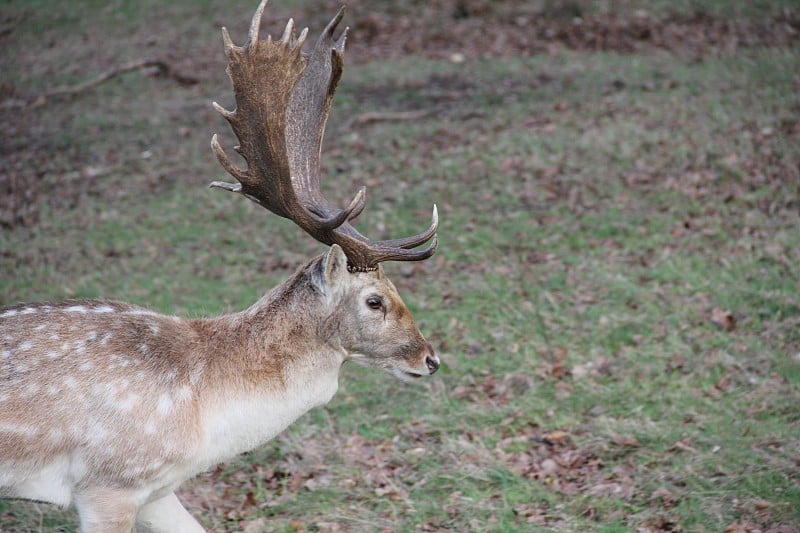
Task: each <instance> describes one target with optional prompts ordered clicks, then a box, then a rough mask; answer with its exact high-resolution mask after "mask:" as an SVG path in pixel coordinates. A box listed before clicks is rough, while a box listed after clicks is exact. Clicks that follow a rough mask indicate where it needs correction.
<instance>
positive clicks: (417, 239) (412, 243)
mask: <svg viewBox="0 0 800 533" xmlns="http://www.w3.org/2000/svg"><path fill="white" fill-rule="evenodd" d="M438 228H439V210H438V209H437V208H436V204H433V214H432V215H431V225H430V226H428V229H426V230H425V231H423V232H422V233H417V234H416V235H413V236H411V237H404V238H402V239H390V240H386V241H378V242H376V243H375V245H376V246H382V247H387V248H389V247H391V248H405V249H409V248H416V247H417V246H420V245H421V244H425V243H426V242H428V241H429V240H431V238H432V237H434V236H435V235H436V230H437V229H438Z"/></svg>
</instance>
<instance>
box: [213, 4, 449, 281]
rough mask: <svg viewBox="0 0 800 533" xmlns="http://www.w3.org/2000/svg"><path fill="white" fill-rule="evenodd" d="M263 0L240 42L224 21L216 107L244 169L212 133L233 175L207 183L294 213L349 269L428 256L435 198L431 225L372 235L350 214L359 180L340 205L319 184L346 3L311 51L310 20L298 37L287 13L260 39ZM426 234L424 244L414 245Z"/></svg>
mask: <svg viewBox="0 0 800 533" xmlns="http://www.w3.org/2000/svg"><path fill="white" fill-rule="evenodd" d="M266 4H267V0H262V1H261V4H259V6H258V9H257V10H256V13H255V15H254V16H253V20H252V22H251V24H250V34H249V39H248V42H247V43H246V44H245V45H244V46H242V47H239V46H236V45H234V44H233V42H232V41H231V38H230V35H229V34H228V31H227V30H226V29H225V28H222V37H223V40H224V42H225V55H226V56H227V58H228V62H229V63H228V69H227V72H228V76H229V77H230V79H231V82H232V83H233V92H234V96H235V97H236V109H235V110H234V111H228V110H226V109H223V108H222V107H221V106H219V105H218V104H217V103H216V102H214V108H215V109H216V110H217V111H219V112H220V113H221V114H222V116H223V117H225V118H226V119H227V120H228V122H229V123H230V125H231V128H232V129H233V131H234V133H235V134H236V137H237V138H238V139H239V143H240V145H239V146H237V147H235V150H236V151H237V152H238V153H239V154H241V155H242V157H243V158H244V159H245V161H246V162H247V169H246V170H244V169H241V168H239V167H237V166H236V165H234V164H233V163H232V162H231V161H230V159H228V156H227V155H226V154H225V152H224V150H223V149H222V147H221V146H220V144H219V141H218V140H217V136H216V134H215V135H214V136H213V137H212V139H211V147H212V148H213V149H214V153H216V155H217V159H219V162H220V164H221V165H222V166H223V167H224V168H225V170H226V171H227V172H228V173H229V174H230V175H232V176H233V177H234V178H236V179H237V180H238V181H239V183H238V184H232V183H225V182H219V181H215V182H213V183H212V184H211V187H219V188H221V189H225V190H228V191H231V192H236V193H240V194H243V195H245V196H246V197H248V198H249V199H251V200H253V201H254V202H256V203H258V204H259V205H261V206H263V207H265V208H266V209H268V210H270V211H272V212H273V213H275V214H277V215H280V216H282V217H285V218H288V219H290V220H292V221H294V222H295V223H296V224H297V225H298V226H300V227H301V228H302V229H303V230H305V231H306V232H307V233H308V234H309V235H311V236H312V237H314V238H315V239H317V240H318V241H320V242H322V243H325V244H327V245H332V244H338V245H339V246H341V247H342V249H343V250H344V252H345V255H346V256H347V260H348V265H349V268H350V269H351V270H354V271H366V270H374V269H376V268H377V266H378V263H381V262H383V261H419V260H422V259H427V258H428V257H430V256H431V255H433V253H434V252H435V251H436V247H437V244H438V239H437V237H436V228H437V226H438V222H439V217H438V213H437V210H436V206H435V205H434V206H433V216H432V219H431V225H430V227H429V228H428V229H427V230H425V231H423V232H422V233H419V234H417V235H414V236H412V237H406V238H403V239H394V240H386V241H376V242H371V241H370V240H369V239H368V238H366V237H365V236H363V235H361V234H360V233H359V232H358V231H357V230H356V229H355V228H354V227H353V226H352V225H350V222H349V221H350V220H353V219H354V218H355V217H357V216H358V215H359V214H360V213H361V211H362V210H363V209H364V204H365V195H366V188H365V187H362V188H361V189H360V190H359V191H358V193H357V194H356V195H355V197H353V200H352V201H351V202H350V205H348V206H347V207H346V208H345V209H338V208H335V207H333V206H332V205H331V204H330V203H329V202H328V201H327V200H326V199H325V198H324V197H323V196H322V193H321V192H320V151H321V149H322V137H323V135H324V133H325V123H326V122H327V120H328V114H329V113H330V109H331V104H332V102H333V93H334V91H335V90H336V85H337V83H338V82H339V78H340V77H341V75H342V69H343V64H344V43H345V38H346V34H347V29H345V30H344V31H343V32H342V34H341V35H340V36H339V37H338V38H336V39H334V38H333V33H334V31H335V29H336V26H337V25H338V24H339V22H340V21H341V20H342V17H343V16H344V11H345V8H344V6H343V7H342V8H341V9H340V10H339V12H338V13H337V14H336V16H335V17H334V18H333V19H332V20H331V21H330V22H329V23H328V26H327V27H326V28H325V30H324V31H323V32H322V34H321V35H320V36H319V39H318V40H317V43H316V45H315V46H314V49H313V51H312V52H311V54H310V55H306V54H303V53H302V51H301V49H302V46H303V43H304V42H305V39H306V36H307V34H308V28H306V29H304V30H303V31H302V32H301V33H300V36H299V37H297V36H296V35H295V28H294V22H293V21H292V20H291V19H290V20H289V22H288V24H287V25H286V30H285V31H284V32H283V36H282V37H281V38H280V40H278V41H273V40H272V37H271V36H267V39H266V40H262V41H259V40H258V31H259V26H260V25H261V17H262V14H263V12H264V7H265V6H266ZM431 239H433V241H432V242H431V244H430V245H429V246H428V247H427V248H425V249H422V250H413V248H416V247H418V246H420V245H422V244H424V243H426V242H428V241H429V240H431Z"/></svg>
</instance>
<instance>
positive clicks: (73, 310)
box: [64, 305, 89, 315]
mask: <svg viewBox="0 0 800 533" xmlns="http://www.w3.org/2000/svg"><path fill="white" fill-rule="evenodd" d="M64 311H65V312H67V313H80V314H82V315H85V314H86V313H88V312H89V310H88V309H86V307H84V306H82V305H71V306H69V307H65V308H64Z"/></svg>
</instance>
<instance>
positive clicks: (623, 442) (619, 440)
mask: <svg viewBox="0 0 800 533" xmlns="http://www.w3.org/2000/svg"><path fill="white" fill-rule="evenodd" d="M611 442H613V443H614V444H616V445H617V446H622V447H623V448H638V447H639V446H640V444H639V441H638V440H636V439H635V438H634V437H628V436H626V435H614V436H613V437H611Z"/></svg>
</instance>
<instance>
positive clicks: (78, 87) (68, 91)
mask: <svg viewBox="0 0 800 533" xmlns="http://www.w3.org/2000/svg"><path fill="white" fill-rule="evenodd" d="M139 69H155V70H156V75H159V76H165V77H168V78H172V79H174V80H175V81H177V82H178V83H180V84H181V85H194V84H195V83H197V79H196V78H193V77H191V76H187V75H185V74H181V73H180V72H177V71H175V69H174V68H172V67H171V66H170V65H169V64H168V63H167V62H165V61H163V60H160V59H153V58H143V59H136V60H133V61H129V62H127V63H123V64H122V65H120V66H118V67H114V68H112V69H109V70H107V71H105V72H103V73H102V74H99V75H97V76H95V77H94V78H92V79H90V80H87V81H84V82H81V83H78V84H75V85H66V86H63V87H56V88H55V89H51V90H49V91H47V92H45V93H44V94H41V95H38V96H36V97H35V98H33V99H31V100H24V99H13V100H7V101H6V102H3V104H1V105H2V107H38V106H41V105H45V104H47V103H48V102H49V101H50V100H55V99H59V98H69V97H72V96H75V95H77V94H80V93H83V92H86V91H88V90H90V89H93V88H94V87H97V86H98V85H100V84H101V83H105V82H107V81H108V80H110V79H113V78H115V77H117V76H119V75H120V74H125V73H126V72H131V71H134V70H139Z"/></svg>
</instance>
